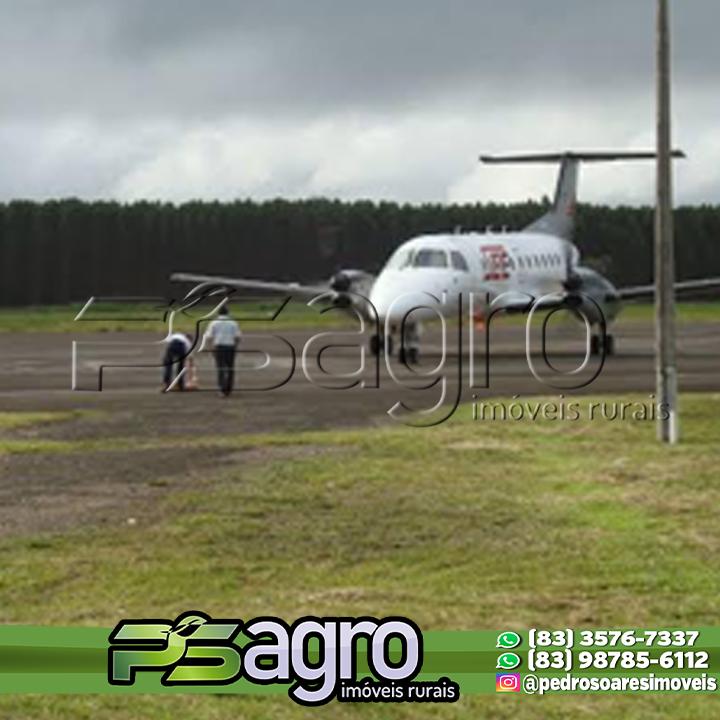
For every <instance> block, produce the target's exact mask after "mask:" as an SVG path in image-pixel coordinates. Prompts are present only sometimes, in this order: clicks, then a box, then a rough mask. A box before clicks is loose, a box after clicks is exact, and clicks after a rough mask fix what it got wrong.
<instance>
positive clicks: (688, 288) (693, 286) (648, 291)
mask: <svg viewBox="0 0 720 720" xmlns="http://www.w3.org/2000/svg"><path fill="white" fill-rule="evenodd" d="M717 289H720V278H705V279H703V280H684V281H682V282H677V283H675V292H676V293H683V292H693V291H695V292H699V291H702V290H717ZM617 294H618V297H619V298H620V299H621V300H640V299H643V298H652V297H654V296H655V286H654V285H638V286H637V287H627V288H618V290H617Z"/></svg>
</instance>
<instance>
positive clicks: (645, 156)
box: [480, 150, 686, 165]
mask: <svg viewBox="0 0 720 720" xmlns="http://www.w3.org/2000/svg"><path fill="white" fill-rule="evenodd" d="M672 156H673V157H674V158H678V159H681V158H684V157H686V155H685V153H684V152H683V151H682V150H673V152H672ZM656 157H657V154H656V153H654V152H572V151H568V152H564V153H529V154H525V155H481V156H480V162H483V163H485V164H487V165H501V164H512V163H558V162H562V161H563V160H577V161H580V162H614V161H616V160H654V159H655V158H656Z"/></svg>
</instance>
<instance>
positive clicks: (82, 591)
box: [0, 395, 720, 720]
mask: <svg viewBox="0 0 720 720" xmlns="http://www.w3.org/2000/svg"><path fill="white" fill-rule="evenodd" d="M683 414H684V418H685V420H684V425H683V428H684V442H683V444H682V445H680V446H679V447H677V448H673V449H668V448H664V447H660V446H659V445H658V444H656V442H655V436H654V426H653V424H652V423H641V422H632V421H630V422H615V423H613V422H598V421H596V422H594V423H592V424H590V423H589V422H579V423H569V424H568V423H561V422H547V421H538V422H535V423H531V422H521V423H512V422H508V423H501V422H493V423H480V422H472V421H471V420H469V419H467V418H468V415H469V413H464V414H460V413H459V414H458V415H457V416H456V417H458V418H459V417H460V416H461V415H463V416H464V417H465V418H466V419H464V420H462V419H457V420H453V421H451V422H450V423H448V424H446V425H444V426H441V427H439V428H435V429H433V430H431V431H419V430H414V429H407V428H402V429H400V428H387V429H375V430H363V431H347V432H317V433H307V434H302V435H298V434H274V435H262V436H256V437H248V436H245V437H235V436H224V437H216V438H204V439H203V440H202V441H201V442H198V445H197V449H198V452H199V453H202V452H212V451H213V447H214V446H217V447H223V448H227V447H233V448H236V452H235V453H234V455H233V456H232V460H231V462H225V463H222V464H220V465H218V467H217V468H215V469H212V470H210V471H204V472H202V473H201V472H197V473H196V474H194V475H193V476H192V478H191V482H190V483H189V484H188V483H185V484H184V485H183V488H181V489H176V488H175V487H174V485H173V480H172V479H167V480H164V479H163V478H162V477H157V478H154V479H153V482H155V483H158V484H162V483H164V487H165V490H166V492H165V495H164V498H163V499H162V500H161V501H160V502H159V503H158V504H157V505H156V506H155V507H153V508H152V509H149V508H145V509H144V512H143V511H141V510H140V509H139V510H138V513H137V514H136V516H135V518H136V519H135V522H133V523H132V524H130V523H128V516H129V513H130V512H131V511H128V513H126V514H125V515H123V516H119V517H117V521H116V522H115V523H112V524H111V525H110V526H106V527H103V528H97V527H95V528H93V527H92V526H89V527H86V528H84V529H77V530H73V531H70V532H63V533H59V534H44V535H40V536H39V535H34V536H12V537H5V538H4V539H3V540H2V541H0V552H1V553H2V557H3V572H2V574H1V575H0V621H2V622H3V623H8V622H12V623H29V624H55V625H99V626H111V625H114V624H115V623H116V622H117V621H118V620H119V619H120V618H123V617H138V618H142V617H171V618H172V617H175V616H176V615H178V614H179V613H180V612H182V611H184V610H187V609H189V608H196V609H202V610H205V611H207V612H209V613H210V614H211V615H212V614H220V615H223V616H226V617H243V618H250V617H255V616H257V615H260V614H277V615H279V616H282V617H285V618H287V619H289V620H292V619H294V618H296V617H298V616H299V615H302V614H313V615H333V614H338V613H339V614H343V615H354V614H374V615H377V616H380V617H382V616H385V615H391V614H401V615H406V616H408V617H410V618H412V619H414V620H415V621H416V622H418V623H419V624H420V626H421V627H423V628H424V629H428V630H429V629H438V630H439V629H493V628H499V627H503V628H513V627H517V628H524V627H531V626H559V627H568V626H582V627H604V626H649V627H652V626H659V625H677V626H707V625H717V624H718V612H717V597H718V595H719V594H720V570H719V569H718V564H717V553H718V550H719V549H720V525H719V524H718V522H717V510H716V509H717V506H718V503H719V502H720V486H719V485H718V483H717V468H718V466H719V465H720V443H718V434H719V433H718V431H719V429H720V396H718V395H712V396H694V395H686V396H684V397H683ZM76 420H77V418H76V417H73V416H68V415H61V416H58V417H57V418H53V417H47V416H42V417H38V416H36V417H24V416H22V415H16V414H7V413H6V414H2V415H0V438H2V441H1V442H0V462H1V461H2V457H3V456H6V457H7V456H11V455H13V454H15V453H37V455H38V456H40V455H48V454H50V455H52V454H54V453H63V454H72V453H83V452H85V451H87V444H85V443H83V442H75V441H62V440H55V441H52V442H50V441H47V442H43V441H44V432H45V431H44V429H45V428H49V427H57V426H58V424H62V423H73V422H76ZM28 428H33V429H34V430H35V431H34V432H33V433H32V440H31V441H28V439H27V437H26V436H27V433H28ZM29 442H36V443H37V445H35V446H33V445H28V443H29ZM153 442H154V443H156V444H158V445H160V444H162V445H163V446H164V447H168V446H172V445H173V444H176V445H177V446H178V447H186V442H185V440H184V439H183V438H177V437H176V438H174V439H171V440H167V439H160V438H159V439H157V440H148V443H153ZM124 447H130V448H131V447H132V446H131V445H129V442H128V439H126V438H107V439H106V440H105V441H104V442H103V443H102V444H100V445H98V446H97V447H95V450H98V449H99V450H100V451H103V450H107V451H109V450H111V449H113V448H115V449H118V448H120V449H122V448H124ZM132 457H133V456H132V453H131V452H129V454H128V462H133V459H132ZM134 461H135V462H137V460H134ZM19 480H21V479H20V478H19ZM18 491H21V490H18ZM716 708H717V704H716V700H714V699H712V698H708V697H671V696H661V697H642V696H638V697H614V698H593V697H587V696H584V697H583V696H580V697H577V696H576V697H546V698H538V699H535V698H526V697H510V698H508V697H497V698H496V697H480V696H478V697H469V696H468V697H465V698H463V699H462V701H461V703H460V704H458V705H456V706H443V707H424V708H420V709H418V708H417V707H412V706H397V707H383V706H362V707H353V706H337V705H333V706H329V707H326V708H322V709H320V710H313V711H307V710H303V709H301V708H299V707H296V706H294V705H293V704H292V703H291V702H290V701H289V700H288V699H287V698H285V697H282V696H281V697H275V698H223V697H192V696H188V697H187V698H167V697H162V698H160V697H138V698H118V697H114V698H110V697H87V698H83V697H74V698H73V697H23V698H19V697H11V696H4V697H0V715H2V716H4V717H13V718H18V717H33V718H48V719H49V718H53V719H56V718H57V719H63V720H64V719H65V718H67V719H70V718H96V717H103V718H105V717H111V718H122V719H126V718H127V719H128V720H129V719H130V718H133V719H134V718H139V717H142V718H148V719H150V720H154V719H157V720H160V719H161V718H170V717H173V718H174V717H183V716H187V717H192V718H200V719H204V718H208V719H209V718H228V717H232V718H280V719H283V718H296V717H305V716H310V715H311V713H312V714H313V715H316V714H319V715H321V716H323V717H328V718H329V717H333V718H336V717H338V718H351V717H371V718H377V719H380V718H411V717H412V718H414V717H418V716H422V715H428V716H433V717H439V718H459V717H477V718H486V717H487V718H520V719H523V718H538V719H539V718H550V719H553V718H585V717H588V718H589V717H602V718H648V717H653V718H680V719H683V718H709V717H713V716H714V715H715V714H716V713H717V709H716Z"/></svg>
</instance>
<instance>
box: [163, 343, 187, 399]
mask: <svg viewBox="0 0 720 720" xmlns="http://www.w3.org/2000/svg"><path fill="white" fill-rule="evenodd" d="M165 345H166V347H165V357H164V359H163V368H164V369H163V387H162V392H167V391H168V390H170V388H171V387H173V388H177V389H178V390H185V361H186V360H187V357H188V355H189V354H190V351H191V350H192V340H191V339H190V338H189V337H188V336H187V335H185V334H183V333H172V335H169V336H168V337H167V338H165Z"/></svg>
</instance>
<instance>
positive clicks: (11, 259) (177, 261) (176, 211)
mask: <svg viewBox="0 0 720 720" xmlns="http://www.w3.org/2000/svg"><path fill="white" fill-rule="evenodd" d="M547 206H548V200H547V198H545V199H544V200H543V201H542V202H525V203H517V204H509V205H501V204H467V205H440V204H424V205H409V204H397V203H393V202H370V201H357V202H341V201H338V200H326V199H312V200H299V201H286V200H272V201H267V202H255V201H252V200H238V201H235V202H227V203H221V202H200V201H197V202H188V203H184V204H180V205H175V204H171V203H163V202H135V203H131V204H122V203H118V202H111V201H96V202H86V201H81V200H75V199H67V200H52V201H47V202H31V201H13V202H9V203H4V204H0V305H15V306H21V305H44V304H59V303H69V302H82V301H84V300H86V299H87V298H88V297H90V296H91V295H95V296H158V295H164V296H167V297H172V296H173V289H172V288H171V287H170V284H169V282H168V278H169V276H170V274H171V273H172V272H176V271H185V272H197V273H202V274H219V275H229V276H236V277H250V278H259V279H277V280H287V281H318V280H322V279H327V278H328V277H330V275H332V274H333V273H334V272H336V271H337V270H339V269H341V268H359V269H364V270H368V271H371V272H375V271H377V270H379V269H380V267H381V266H382V264H383V263H384V261H385V260H386V259H387V257H388V256H389V255H390V253H391V252H392V251H393V250H394V249H395V248H396V247H397V246H398V245H399V244H400V243H401V242H403V241H404V240H407V239H409V238H411V237H413V236H416V235H420V234H423V233H435V232H452V231H453V230H455V229H462V230H466V231H469V230H481V231H482V230H485V229H487V228H489V227H492V228H493V229H495V230H499V229H500V228H501V227H506V228H508V229H511V230H514V229H520V228H522V227H524V226H525V225H527V224H529V223H530V222H532V221H533V220H534V219H536V218H537V217H538V216H539V215H540V214H542V213H543V212H544V211H545V210H546V209H547ZM576 242H577V244H578V246H579V248H580V250H581V252H582V254H583V258H584V262H585V264H590V265H592V266H594V267H595V268H596V269H598V270H600V271H601V272H603V273H604V274H606V275H608V277H610V279H611V280H612V281H613V282H615V283H616V284H617V285H619V286H623V285H635V284H643V283H647V282H649V281H650V280H651V278H652V244H653V212H652V209H651V208H630V207H618V208H608V207H602V206H591V205H581V206H580V207H579V210H578V230H577V235H576ZM676 247H677V250H676V254H677V263H678V277H680V278H695V277H703V276H708V275H720V249H719V247H720V206H697V207H685V208H680V209H678V211H677V213H676ZM177 294H178V292H177V289H175V291H174V295H177Z"/></svg>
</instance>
